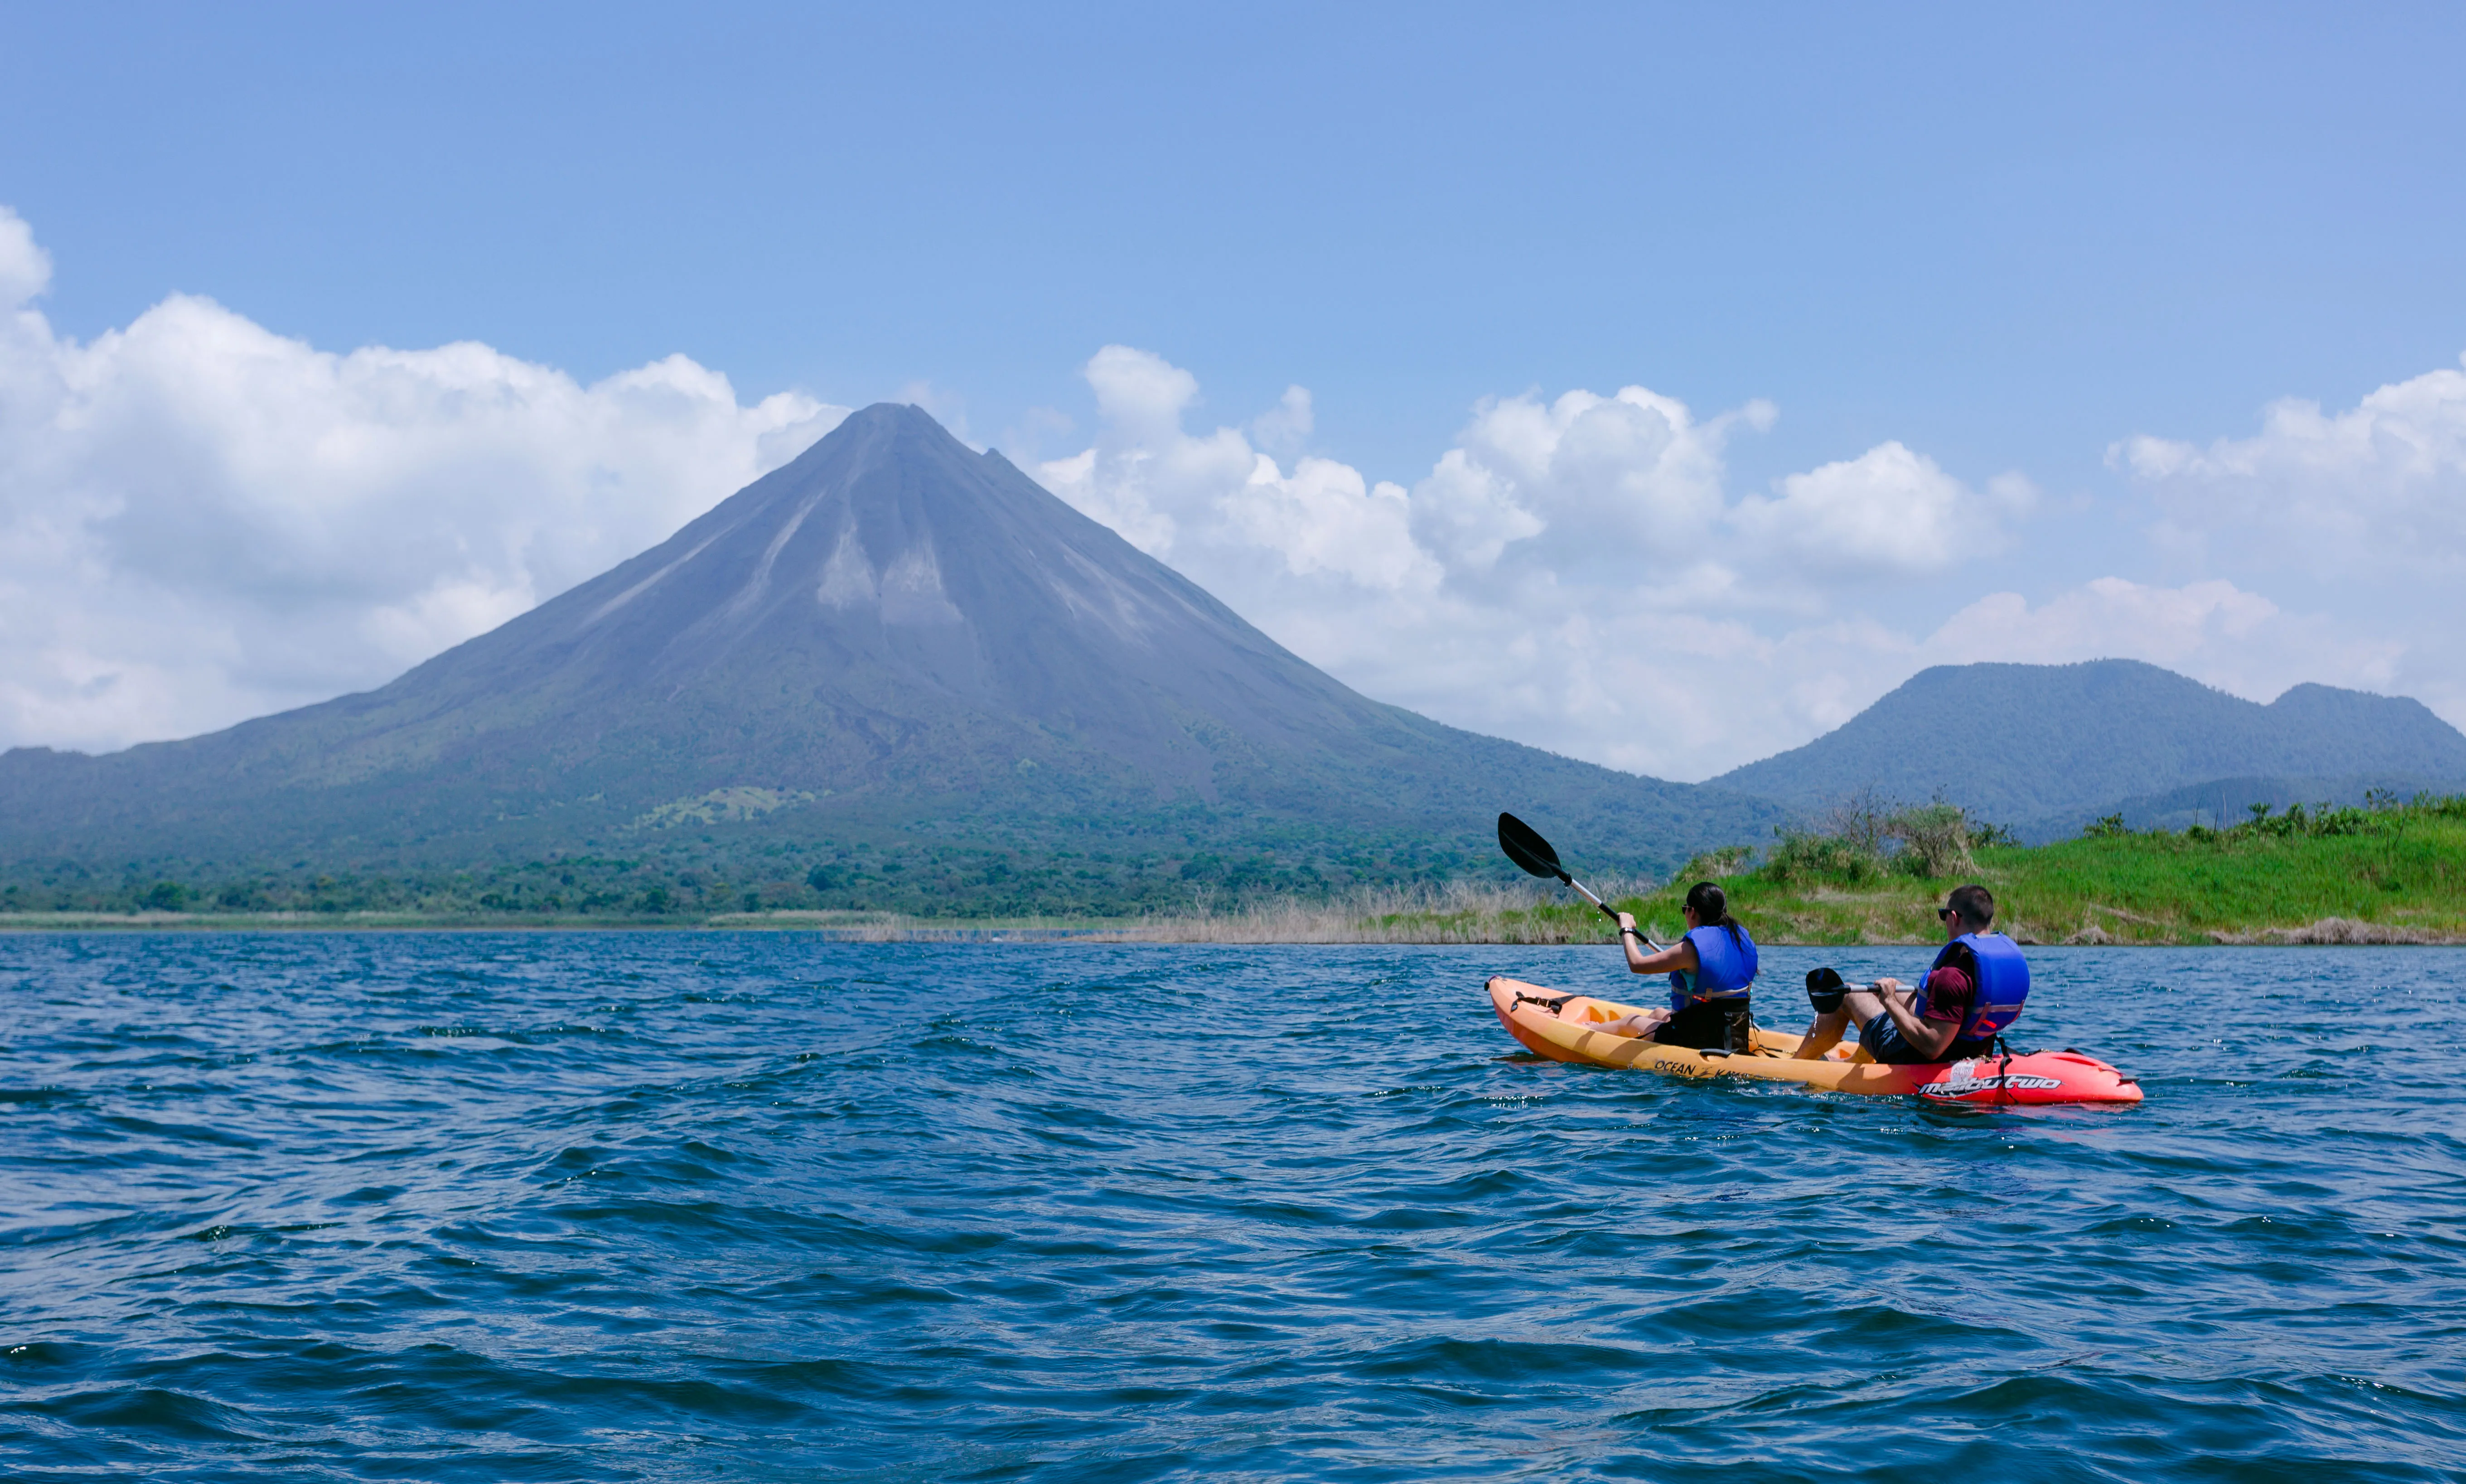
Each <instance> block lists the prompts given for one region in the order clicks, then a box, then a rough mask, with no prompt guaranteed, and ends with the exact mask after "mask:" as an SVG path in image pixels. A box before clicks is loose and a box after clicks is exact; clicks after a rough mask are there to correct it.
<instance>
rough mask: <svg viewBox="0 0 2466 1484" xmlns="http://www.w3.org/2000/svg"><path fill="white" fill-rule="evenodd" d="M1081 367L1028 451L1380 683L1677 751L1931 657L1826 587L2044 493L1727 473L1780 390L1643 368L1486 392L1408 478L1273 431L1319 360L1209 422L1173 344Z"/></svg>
mask: <svg viewBox="0 0 2466 1484" xmlns="http://www.w3.org/2000/svg"><path fill="white" fill-rule="evenodd" d="M1086 373H1087V381H1088V384H1089V386H1090V387H1091V388H1093V389H1094V391H1095V394H1096V403H1097V410H1098V412H1099V414H1100V418H1101V426H1100V429H1099V432H1098V435H1097V440H1096V442H1095V443H1094V445H1093V446H1091V447H1089V448H1087V450H1085V451H1083V452H1081V453H1079V454H1075V455H1072V456H1070V457H1067V458H1061V459H1055V460H1052V461H1050V462H1047V463H1044V464H1042V465H1040V466H1039V467H1038V469H1037V471H1036V472H1037V474H1038V476H1039V477H1041V478H1042V479H1043V480H1044V482H1045V483H1046V484H1047V486H1048V487H1050V488H1051V489H1053V490H1054V491H1055V492H1056V493H1057V494H1060V495H1061V496H1062V497H1063V498H1065V499H1067V500H1069V501H1070V502H1071V503H1072V504H1074V505H1076V506H1077V507H1078V508H1079V509H1080V510H1082V511H1084V512H1086V513H1087V514H1088V515H1090V516H1092V517H1094V518H1095V519H1097V520H1099V521H1105V522H1106V523H1108V524H1110V525H1111V526H1112V527H1113V528H1114V529H1116V530H1117V531H1120V532H1121V533H1122V534H1123V535H1124V536H1126V537H1127V538H1129V539H1130V540H1131V541H1132V543H1135V544H1137V545H1139V546H1140V547H1141V548H1142V549H1144V550H1146V551H1148V552H1149V553H1150V554H1152V555H1154V556H1156V557H1159V558H1161V559H1163V560H1165V561H1167V562H1170V563H1172V564H1173V565H1175V566H1177V567H1178V568H1179V569H1180V570H1181V571H1183V572H1184V573H1186V574H1187V575H1189V576H1190V577H1191V578H1193V579H1194V580H1195V581H1197V582H1199V583H1200V584H1201V585H1202V586H1204V587H1208V588H1210V589H1211V590H1213V591H1215V592H1217V593H1218V594H1219V595H1220V596H1222V597H1223V598H1224V599H1225V600H1226V601H1227V602H1228V603H1230V604H1232V606H1233V607H1234V608H1235V609H1237V610H1239V611H1241V612H1242V613H1244V615H1246V616H1248V617H1249V618H1251V619H1252V621H1254V622H1256V623H1258V624H1259V625H1260V626H1261V627H1262V628H1264V629H1266V630H1267V631H1268V632H1269V633H1270V634H1272V635H1274V636H1275V637H1276V638H1277V639H1279V640H1281V641H1282V642H1284V643H1285V644H1286V645H1288V646H1289V647H1290V648H1291V649H1293V650H1294V651H1295V652H1296V653H1300V654H1302V655H1304V656H1305V657H1307V658H1309V659H1311V660H1312V661H1313V662H1315V663H1318V664H1320V665H1323V666H1326V667H1327V668H1329V669H1330V670H1332V671H1334V673H1335V674H1336V675H1337V676H1341V677H1342V678H1344V679H1345V680H1347V681H1348V682H1349V683H1351V684H1353V685H1355V686H1356V688H1358V689H1360V690H1362V691H1364V692H1365V693H1367V694H1369V695H1372V696H1376V697H1379V698H1381V699H1385V700H1392V701H1395V702H1398V703H1399V704H1402V705H1406V706H1410V707H1413V708H1414V709H1416V710H1420V711H1423V712H1425V713H1427V714H1429V715H1432V716H1435V717H1438V718H1440V719H1442V720H1448V721H1451V722H1454V723H1456V724H1458V725H1462V726H1468V727H1471V728H1474V729H1476V730H1481V731H1488V732H1493V733H1498V734H1501V735H1506V736H1511V737H1514V738H1517V739H1519V740H1521V741H1525V742H1536V743H1537V744H1540V745H1543V746H1548V747H1551V748H1554V749H1555V750H1558V751H1561V752H1567V753H1572V754H1574V755H1577V756H1580V757H1586V758H1591V759H1594V760H1596V761H1600V762H1604V763H1609V764H1614V765H1619V766H1625V767H1632V768H1636V769H1639V770H1642V771H1649V772H1657V773H1661V774H1664V775H1674V776H1702V775H1703V774H1706V773H1709V772H1715V771H1718V770H1720V769H1721V768H1723V767H1727V766H1729V765H1732V764H1737V763H1743V762H1746V761H1749V760H1750V759H1751V758H1753V757H1756V756H1760V755H1761V754H1762V753H1764V752H1769V751H1772V750H1774V749H1775V748H1776V747H1778V746H1783V745H1790V744H1793V743H1795V742H1801V741H1805V738H1806V737H1807V736H1811V735H1813V733H1814V732H1815V731H1817V730H1821V729H1822V728H1823V727H1824V726H1828V725H1831V724H1835V723H1837V722H1838V721H1839V720H1846V719H1847V717H1848V716H1849V715H1850V714H1853V713H1854V712H1855V711H1856V710H1857V708H1858V707H1859V706H1861V705H1864V704H1865V703H1866V702H1867V701H1870V700H1872V699H1873V698H1874V697H1875V696H1876V695H1877V694H1879V693H1880V692H1881V691H1882V690H1885V689H1889V688H1890V686H1891V685H1892V684H1893V683H1894V682H1895V681H1897V680H1898V679H1900V678H1902V677H1904V676H1907V675H1908V673H1909V672H1910V671H1911V670H1913V669H1915V668H1917V666H1918V665H1919V664H1922V663H1925V661H1924V660H1923V659H1922V658H1920V657H1919V651H1920V640H1919V638H1918V636H1917V635H1916V634H1913V633H1906V632H1901V631H1896V630H1893V629H1891V628H1889V627H1887V626H1883V625H1879V624H1876V623H1873V622H1871V621H1867V620H1863V619H1857V618H1842V617H1839V616H1834V615H1831V614H1829V612H1828V609H1829V607H1830V606H1831V600H1832V598H1834V597H1836V596H1839V595H1845V594H1847V595H1854V594H1860V593H1872V591H1874V590H1876V588H1877V587H1878V584H1879V582H1880V581H1881V580H1884V579H1898V578H1901V577H1904V576H1906V575H1907V574H1910V573H1922V572H1939V571H1941V570H1943V569H1944V568H1946V567H1947V566H1949V565H1951V564H1953V563H1954V562H1955V561H1957V560H1958V559H1959V558H1960V557H1961V556H1962V555H1963V554H1964V553H1970V552H1976V551H1980V550H1986V549H1992V548H1993V547H1996V546H1998V545H2001V544H2002V543H2004V542H2005V540H2006V521H2008V520H2009V519H2010V518H2011V517H2013V516H2014V515H2017V514H2020V513H2024V512H2026V510H2027V509H2028V507H2029V502H2030V499H2031V498H2032V497H2033V492H2032V491H2031V490H2030V488H2029V485H2028V482H2027V481H2026V480H2022V479H2019V478H2018V477H2017V476H2003V477H2001V478H1999V479H1998V480H1997V481H1995V482H1994V483H1993V484H1991V485H1990V488H1989V491H1988V493H1987V494H1985V495H1980V494H1978V493H1976V492H1974V491H1972V490H1970V489H1969V488H1968V487H1967V486H1966V485H1964V484H1962V482H1961V481H1960V480H1959V479H1957V478H1955V477H1954V476H1951V475H1949V474H1947V473H1946V472H1944V471H1943V470H1942V469H1941V468H1939V466H1938V465H1937V464H1936V463H1935V462H1934V461H1933V460H1931V459H1929V458H1927V457H1925V456H1924V455H1923V454H1917V453H1914V452H1912V451H1911V450H1909V449H1908V448H1906V447H1904V446H1902V445H1901V444H1899V443H1886V444H1883V445H1880V446H1878V447H1876V448H1874V449H1872V450H1870V451H1868V452H1867V453H1866V454H1861V455H1860V456H1858V457H1857V458H1854V459H1848V460H1843V461H1841V462H1839V463H1834V464H1828V465H1826V466H1824V467H1823V468H1820V469H1817V470H1813V471H1810V472H1808V473H1806V474H1801V475H1791V476H1785V477H1784V478H1782V480H1780V481H1779V482H1778V484H1777V485H1776V487H1775V489H1774V491H1773V492H1772V493H1771V494H1769V495H1759V496H1751V497H1749V498H1745V499H1735V498H1732V497H1731V495H1730V494H1729V492H1728V489H1727V482H1726V481H1727V475H1726V468H1725V462H1724V449H1725V447H1726V445H1727V443H1728V440H1729V439H1730V438H1731V437H1733V436H1735V435H1736V434H1737V433H1738V432H1741V431H1755V430H1760V429H1763V428H1766V427H1769V426H1770V425H1771V423H1772V421H1773V418H1774V416H1775V413H1774V410H1773V409H1772V407H1771V406H1770V405H1769V404H1765V403H1760V402H1757V403H1750V404H1748V405H1747V406H1745V407H1743V408H1740V409H1738V410H1735V411H1732V412H1727V413H1723V414H1721V415H1719V416H1715V417H1711V418H1701V417H1698V416H1696V415H1695V413H1694V412H1693V410H1690V409H1689V408H1688V407H1687V406H1686V405H1685V404H1684V403H1682V402H1679V401H1678V400H1676V399H1674V398H1671V397H1669V396H1666V395H1663V394H1662V393H1659V392H1656V391H1653V390H1651V389H1649V388H1644V387H1627V388H1622V389H1620V390H1619V391H1617V392H1615V393H1613V394H1610V395H1602V394H1599V393H1595V392H1591V391H1584V390H1575V391H1568V392H1565V393H1563V394H1560V395H1558V396H1557V397H1554V398H1548V399H1544V398H1542V397H1540V396H1538V395H1536V394H1527V395H1522V396H1515V397H1503V398H1491V399H1487V400H1485V401H1483V402H1481V403H1480V404H1478V405H1477V406H1476V407H1475V408H1474V409H1473V410H1472V413H1471V416H1470V418H1469V420H1468V422H1467V424H1466V426H1465V428H1464V430H1463V432H1462V433H1461V434H1460V435H1459V436H1458V438H1457V440H1456V444H1455V446H1454V447H1452V448H1449V449H1447V450H1446V452H1444V453H1443V454H1440V456H1439V457H1438V458H1437V459H1436V460H1435V461H1434V462H1433V464H1432V466H1431V468H1430V471H1429V473H1428V474H1427V475H1426V476H1424V477H1423V478H1421V479H1419V480H1418V481H1416V482H1415V483H1414V484H1412V485H1411V486H1410V488H1407V487H1405V486H1404V485H1402V484H1400V483H1397V482H1393V481H1385V480H1375V479H1372V478H1370V477H1369V476H1365V475H1364V474H1362V473H1361V472H1360V471H1358V470H1356V469H1355V468H1353V467H1351V466H1350V465H1346V464H1343V463H1340V462H1337V461H1335V460H1334V459H1329V458H1325V457H1319V456H1313V455H1311V454H1295V455H1294V456H1293V457H1291V458H1290V460H1289V472H1288V463H1287V462H1286V461H1280V460H1279V459H1278V458H1276V457H1273V456H1270V455H1269V454H1267V453H1266V452H1264V451H1263V450H1262V449H1261V448H1260V447H1259V446H1258V443H1259V442H1264V441H1265V440H1266V439H1267V436H1269V435H1270V433H1271V432H1272V433H1273V434H1275V435H1277V436H1282V437H1285V438H1287V439H1288V440H1289V441H1288V445H1287V452H1288V453H1292V452H1293V450H1295V449H1297V448H1298V447H1299V446H1300V444H1301V441H1302V440H1304V439H1306V438H1307V435H1308V428H1309V424H1308V422H1307V420H1306V419H1305V418H1304V417H1302V416H1300V415H1298V414H1300V413H1302V412H1305V411H1306V410H1308V409H1309V408H1310V406H1311V403H1310V400H1309V394H1308V392H1307V391H1306V390H1303V389H1302V388H1294V389H1292V390H1289V391H1288V392H1287V393H1286V394H1285V398H1284V400H1283V401H1282V402H1281V403H1280V404H1279V406H1278V407H1277V408H1275V409H1272V410H1269V412H1268V413H1267V414H1264V415H1263V416H1262V417H1261V418H1260V419H1257V420H1254V421H1253V422H1251V423H1250V424H1249V428H1248V432H1244V431H1243V430H1241V429H1237V428H1231V427H1218V428H1215V429H1212V430H1206V431H1199V430H1194V429H1191V428H1187V427H1185V426H1184V420H1185V418H1186V416H1187V414H1188V412H1189V410H1190V409H1191V408H1192V407H1193V406H1194V405H1195V404H1196V402H1197V400H1198V396H1199V382H1198V379H1197V378H1196V377H1194V376H1192V375H1191V374H1190V373H1189V372H1188V371H1186V370H1183V369H1182V368H1180V367H1178V366H1176V365H1172V364H1170V363H1169V362H1167V361H1165V360H1164V359H1163V358H1162V357H1160V356H1157V355H1155V354H1154V353H1152V352H1148V351H1144V350H1137V349H1132V348H1131V347H1128V346H1122V345H1110V346H1107V347H1106V348H1105V349H1103V350H1102V351H1100V352H1098V353H1097V354H1096V356H1095V357H1094V358H1093V359H1091V360H1090V361H1089V362H1088V363H1087V367H1086ZM1254 439H1256V440H1258V441H1257V442H1254ZM1715 553H1717V555H1715ZM1782 593H1785V594H1787V595H1788V596H1787V597H1786V598H1783V597H1781V596H1777V594H1782ZM1775 611H1787V612H1790V613H1794V614H1795V615H1796V618H1795V620H1794V621H1796V622H1799V623H1800V624H1802V625H1803V626H1805V625H1811V626H1812V627H1802V628H1800V629H1784V630H1783V631H1781V632H1772V631H1768V627H1769V626H1768V623H1767V620H1768V619H1769V617H1770V615H1771V614H1772V613H1774V612H1775Z"/></svg>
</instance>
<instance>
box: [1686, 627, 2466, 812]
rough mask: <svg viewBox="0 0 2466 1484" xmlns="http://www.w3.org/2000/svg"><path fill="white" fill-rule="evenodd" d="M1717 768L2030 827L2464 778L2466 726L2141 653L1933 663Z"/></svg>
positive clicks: (1818, 795) (1828, 799)
mask: <svg viewBox="0 0 2466 1484" xmlns="http://www.w3.org/2000/svg"><path fill="white" fill-rule="evenodd" d="M1713 782H1714V783H1715V785H1716V786H1721V787H1726V788H1732V789H1736V790H1738V791H1741V792H1749V793H1755V794H1760V795H1763V796H1766V797H1769V798H1774V799H1778V800H1782V801H1783V802H1785V803H1788V804H1792V805H1796V806H1798V807H1800V808H1821V807H1824V806H1827V805H1829V804H1833V803H1837V802H1840V801H1842V800H1845V799H1847V798H1849V797H1850V796H1851V795H1853V794H1856V793H1857V792H1859V791H1860V790H1862V789H1870V788H1872V789H1873V790H1874V791H1875V792H1877V793H1878V794H1880V795H1882V796H1884V797H1886V798H1888V799H1898V800H1902V801H1908V802H1917V801H1923V800H1926V799H1928V798H1931V797H1936V796H1939V795H1940V796H1941V797H1943V798H1945V799H1947V800H1949V801H1950V802H1952V803H1956V804H1961V805H1964V806H1966V807H1968V808H1970V809H1972V810H1973V811H1975V812H1977V813H1979V814H1981V815H1982V816H1983V817H1984V818H1987V819H1991V820H1995V821H1997V822H1999V823H2003V824H2006V825H2010V826H2013V827H2015V828H2017V829H2018V830H2019V831H2021V832H2022V833H2023V834H2024V835H2025V836H2028V837H2033V838H2035V837H2045V836H2048V835H2051V834H2057V833H2066V832H2070V831H2073V830H2077V829H2078V828H2079V827H2080V825H2081V824H2083V823H2085V822H2087V821H2088V820H2090V819H2092V818H2095V817H2096V816H2097V815H2100V814H2104V813H2106V812H2108V811H2110V810H2118V809H2121V810H2126V811H2127V812H2132V811H2136V810H2137V811H2139V812H2141V813H2145V814H2148V815H2149V816H2151V818H2153V819H2154V818H2157V817H2160V816H2167V814H2168V810H2169V809H2170V808H2171V809H2173V810H2174V812H2176V813H2186V809H2187V808H2188V806H2187V804H2186V801H2194V802H2197V801H2199V800H2201V799H2206V798H2208V797H2210V796H2211V795H2214V796H2215V797H2216V798H2218V799H2220V800H2231V801H2233V807H2235V808H2240V805H2241V803H2242V802H2244V801H2245V800H2247V799H2254V800H2264V801H2266V800H2271V799H2275V800H2276V801H2278V802H2285V801H2286V800H2288V799H2301V800H2304V801H2306V802H2309V801H2310V800H2312V799H2316V798H2323V797H2329V796H2332V795H2346V794H2360V793H2361V791H2362V790H2363V789H2364V788H2365V787H2367V786H2383V787H2388V788H2393V789H2397V790H2400V791H2411V790H2412V789H2414V788H2418V787H2422V788H2456V787H2460V786H2466V736H2460V735H2459V734H2458V732H2457V730H2456V728H2455V727H2453V726H2451V725H2449V723H2447V722H2445V721H2443V720H2440V719H2439V718H2438V717H2436V716H2434V715H2432V712H2431V711H2430V710H2428V709H2427V708H2426V707H2425V706H2424V705H2423V703H2422V702H2421V701H2417V700H2412V699H2409V698H2404V697H2391V696H2373V695H2369V694H2366V693H2365V692H2362V691H2347V690H2339V689H2336V688H2334V687H2331V686H2326V685H2298V686H2296V687H2295V688H2293V689H2292V690H2289V691H2288V692H2287V693H2286V694H2284V695H2283V696H2280V697H2278V698H2276V699H2275V700H2274V701H2272V702H2270V703H2269V704H2268V705H2265V706H2264V705H2261V704H2259V703H2258V702H2255V701H2249V700H2245V699H2243V698H2239V697H2235V696H2230V695H2228V694H2227V693H2225V692H2224V691H2218V690H2212V689H2211V688H2209V687H2208V686H2206V685H2203V684H2201V683H2200V682H2199V681H2197V680H2193V679H2190V678H2188V677H2186V676H2180V675H2177V674H2175V673H2174V672H2172V671H2169V670H2162V669H2160V668H2158V667H2157V666H2155V665H2148V664H2142V663H2141V662H2140V661H2138V660H2130V659H2101V660H2093V661H2090V662H2088V663H2085V664H2076V665H2007V664H1984V665H1939V666H1936V667H1935V668H1933V669H1929V670H1922V671H1920V672H1918V674H1917V675H1915V676H1911V677H1910V678H1909V679H1908V680H1907V681H1905V682H1903V683H1902V684H1901V685H1900V686H1899V687H1898V688H1896V689H1895V690H1894V691H1893V692H1892V693H1891V694H1889V695H1887V696H1885V697H1884V698H1882V699H1880V700H1878V701H1876V702H1875V703H1874V704H1873V705H1872V706H1870V707H1868V708H1867V709H1866V710H1865V711H1862V712H1860V713H1859V714H1858V715H1857V716H1855V717H1853V718H1851V719H1850V720H1849V721H1848V722H1847V723H1845V724H1844V725H1842V726H1841V727H1840V728H1839V729H1837V730H1835V731H1832V732H1830V733H1827V734H1826V735H1825V736H1823V737H1820V738H1818V739H1816V740H1815V741H1814V742H1809V743H1807V744H1806V745H1805V746H1804V747H1799V748H1796V749H1794V750H1792V751H1789V752H1784V753H1781V754H1779V755H1777V756H1775V757H1770V758H1766V759H1764V760H1763V761H1762V762H1760V763H1750V764H1747V765H1746V766H1744V767H1741V768H1737V769H1736V770H1734V771H1732V772H1729V773H1725V774H1723V775H1722V776H1721V777H1719V778H1716V779H1715V780H1713ZM2170 801H2171V802H2170ZM2338 802H2342V803H2344V802H2353V801H2352V800H2351V799H2348V798H2343V797H2342V798H2340V799H2339V800H2338ZM2168 817H2171V816H2168ZM2186 817H2188V815H2186ZM2174 822H2177V823H2180V822H2182V821H2180V820H2178V821H2174Z"/></svg>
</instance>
